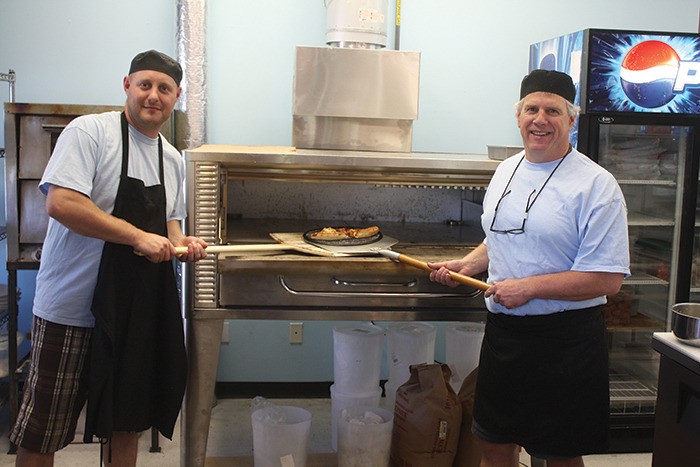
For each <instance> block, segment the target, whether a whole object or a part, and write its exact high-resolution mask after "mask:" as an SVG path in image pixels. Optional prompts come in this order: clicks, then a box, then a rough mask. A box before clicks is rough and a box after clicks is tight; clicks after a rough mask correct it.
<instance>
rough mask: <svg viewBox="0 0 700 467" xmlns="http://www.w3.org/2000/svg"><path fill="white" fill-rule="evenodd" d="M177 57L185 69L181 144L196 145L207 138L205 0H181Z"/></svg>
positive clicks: (178, 9) (179, 0) (189, 146)
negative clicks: (184, 121)
mask: <svg viewBox="0 0 700 467" xmlns="http://www.w3.org/2000/svg"><path fill="white" fill-rule="evenodd" d="M177 58H178V61H179V62H180V65H182V71H183V80H182V95H181V96H180V110H182V111H183V112H184V114H185V117H186V120H187V121H186V123H183V124H182V125H179V124H178V125H177V126H178V133H179V134H180V135H181V136H182V141H181V143H182V145H183V146H184V147H185V148H193V147H197V146H201V145H202V144H205V143H206V141H207V83H206V0H178V2H177ZM176 118H177V115H176ZM177 123H178V122H177V121H176V124H177ZM179 127H184V128H182V129H180V128H179ZM178 147H181V146H178Z"/></svg>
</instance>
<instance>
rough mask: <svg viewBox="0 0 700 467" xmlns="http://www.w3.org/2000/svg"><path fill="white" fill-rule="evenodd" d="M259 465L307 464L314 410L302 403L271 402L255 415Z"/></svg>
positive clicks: (255, 457) (298, 466) (255, 456)
mask: <svg viewBox="0 0 700 467" xmlns="http://www.w3.org/2000/svg"><path fill="white" fill-rule="evenodd" d="M251 420H252V423H253V461H254V463H255V467H281V466H284V467H287V466H290V467H291V466H294V467H305V466H306V458H307V455H308V450H309V433H310V432H311V412H309V411H308V410H306V409H302V408H301V407H292V406H284V405H283V406H274V405H273V406H269V407H264V408H262V409H258V410H256V411H255V412H253V413H252V415H251Z"/></svg>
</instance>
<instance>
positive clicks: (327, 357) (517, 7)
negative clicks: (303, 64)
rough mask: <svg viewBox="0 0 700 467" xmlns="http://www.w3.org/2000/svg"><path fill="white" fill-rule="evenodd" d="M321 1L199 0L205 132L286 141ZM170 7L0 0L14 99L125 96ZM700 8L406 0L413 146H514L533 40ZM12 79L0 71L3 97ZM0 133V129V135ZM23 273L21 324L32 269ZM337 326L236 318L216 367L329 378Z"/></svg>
mask: <svg viewBox="0 0 700 467" xmlns="http://www.w3.org/2000/svg"><path fill="white" fill-rule="evenodd" d="M389 3H390V12H389V17H390V21H389V23H390V25H391V26H392V27H390V28H389V36H390V37H389V44H390V46H393V42H394V34H393V17H394V15H393V8H394V3H395V2H393V1H390V2H389ZM323 5H324V4H323V0H210V1H209V2H207V30H208V31H207V34H208V35H207V38H208V40H207V66H208V73H207V86H208V142H210V143H222V144H251V145H289V144H291V133H292V130H291V125H292V117H291V107H292V104H291V102H292V79H293V72H294V48H295V46H297V45H316V46H321V45H323V43H324V38H325V26H326V18H325V8H324V6H323ZM176 7H177V1H176V0H149V1H143V0H121V1H115V0H100V1H95V0H59V1H49V0H22V1H17V0H0V71H2V72H3V73H6V72H7V70H8V69H10V68H12V69H14V70H15V71H16V73H17V84H16V100H17V101H18V102H34V103H74V104H113V105H114V104H116V105H118V104H121V103H122V102H123V101H124V94H123V90H122V88H121V80H122V77H123V76H124V74H125V73H126V72H127V70H128V65H129V61H130V60H131V58H132V57H133V56H134V55H135V54H136V53H138V52H140V51H142V50H146V49H150V48H156V49H159V50H162V51H163V52H166V53H169V54H171V55H174V53H175V50H176V27H177V23H176V21H177V8H176ZM698 8H699V7H698V1H697V0H666V1H664V2H661V1H660V0H616V1H610V0H588V1H587V2H581V1H580V0H577V1H573V0H540V1H538V2H525V1H522V0H495V1H488V2H487V1H479V2H477V1H475V0H422V1H419V0H416V1H412V2H403V3H402V24H401V34H400V37H401V44H400V48H401V49H403V50H412V51H419V52H421V84H420V100H419V118H418V120H417V121H416V122H415V124H414V139H413V149H414V150H416V151H444V152H457V153H485V152H486V145H487V144H503V145H511V144H519V136H518V132H517V131H516V128H515V121H514V118H513V109H512V104H513V102H515V100H517V94H518V88H519V82H520V80H521V78H522V76H523V75H524V74H525V73H526V71H527V63H528V62H527V59H528V47H529V45H530V44H531V43H533V42H538V41H541V40H544V39H548V38H551V37H555V36H559V35H563V34H566V33H569V32H573V31H577V30H580V29H585V28H614V29H637V30H657V31H679V32H697V30H698V16H699V11H698ZM390 48H391V47H390ZM7 89H8V85H7V83H5V82H0V100H6V99H7V95H8V90H7ZM3 135H4V131H3V129H2V127H0V142H2V141H3ZM0 145H2V144H1V143H0ZM27 275H29V276H30V277H29V278H28V279H27V278H26V276H27ZM22 276H23V277H25V278H24V279H23V278H22V277H20V286H21V287H22V288H23V300H22V302H21V304H20V306H21V308H20V314H21V317H22V323H23V326H24V327H25V330H28V325H27V323H28V316H29V315H30V310H31V297H32V295H33V294H32V293H31V290H32V289H33V278H32V277H31V273H23V274H22ZM332 324H333V323H319V322H317V323H306V324H305V343H304V345H302V346H296V347H294V348H292V349H290V346H289V344H287V343H286V339H287V329H286V326H287V323H283V322H256V321H246V322H237V323H236V325H235V326H232V329H231V333H232V343H231V344H229V345H226V346H224V347H223V348H222V356H221V360H220V362H221V364H220V370H219V379H220V380H223V381H233V380H242V381H267V380H269V381H295V380H301V381H304V380H306V381H323V380H328V379H329V378H330V377H332V355H331V354H330V352H331V350H332V347H331V346H330V344H329V338H330V326H331V325H332ZM440 345H441V342H440V341H439V342H438V346H440ZM251 349H252V350H251Z"/></svg>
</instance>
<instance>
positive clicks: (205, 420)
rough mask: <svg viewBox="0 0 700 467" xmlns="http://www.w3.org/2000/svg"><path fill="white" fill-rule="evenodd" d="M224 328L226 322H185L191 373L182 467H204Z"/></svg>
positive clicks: (182, 437) (183, 421)
mask: <svg viewBox="0 0 700 467" xmlns="http://www.w3.org/2000/svg"><path fill="white" fill-rule="evenodd" d="M223 327H224V320H223V319H188V320H186V331H185V332H186V336H185V338H186V341H187V353H188V359H189V369H188V373H189V374H188V378H187V392H186V393H185V402H184V405H183V408H182V414H181V424H180V441H181V448H180V465H181V467H203V466H204V460H205V458H206V454H207V438H208V437H209V422H210V420H211V410H212V405H213V402H214V386H215V383H216V371H217V367H218V365H219V349H220V347H221V333H222V331H223Z"/></svg>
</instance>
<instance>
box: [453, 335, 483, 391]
mask: <svg viewBox="0 0 700 467" xmlns="http://www.w3.org/2000/svg"><path fill="white" fill-rule="evenodd" d="M485 327H486V325H485V324H484V323H457V324H450V325H448V326H447V327H446V328H445V363H447V365H448V366H449V367H450V370H452V377H451V378H450V384H451V385H452V389H454V390H455V392H459V389H460V387H461V386H462V382H463V381H464V378H466V377H467V376H468V375H469V373H471V372H472V371H473V370H474V368H476V367H477V366H478V365H479V354H480V353H481V342H482V341H483V340H484V328H485Z"/></svg>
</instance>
